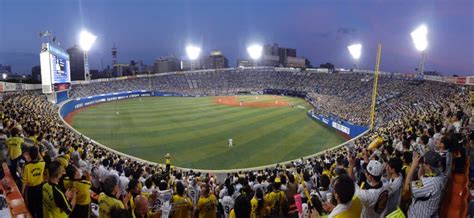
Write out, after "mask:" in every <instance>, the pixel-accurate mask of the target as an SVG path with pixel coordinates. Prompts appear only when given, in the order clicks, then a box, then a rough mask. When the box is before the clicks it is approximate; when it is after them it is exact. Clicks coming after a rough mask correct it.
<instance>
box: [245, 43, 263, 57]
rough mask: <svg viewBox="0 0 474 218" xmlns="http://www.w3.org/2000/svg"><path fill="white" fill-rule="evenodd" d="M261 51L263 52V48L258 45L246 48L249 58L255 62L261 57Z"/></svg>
mask: <svg viewBox="0 0 474 218" xmlns="http://www.w3.org/2000/svg"><path fill="white" fill-rule="evenodd" d="M262 51H263V47H262V46H261V45H259V44H253V45H250V46H249V47H247V52H248V53H249V55H250V58H252V59H253V60H255V61H256V60H258V59H260V57H262Z"/></svg>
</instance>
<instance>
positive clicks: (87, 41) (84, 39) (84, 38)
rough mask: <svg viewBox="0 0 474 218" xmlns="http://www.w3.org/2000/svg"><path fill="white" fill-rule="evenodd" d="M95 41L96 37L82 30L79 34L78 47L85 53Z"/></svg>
mask: <svg viewBox="0 0 474 218" xmlns="http://www.w3.org/2000/svg"><path fill="white" fill-rule="evenodd" d="M96 39H97V36H95V35H93V34H92V33H89V32H87V30H83V31H81V33H80V34H79V46H81V48H82V50H84V51H86V52H87V51H89V50H90V49H91V47H92V44H94V42H95V40H96Z"/></svg>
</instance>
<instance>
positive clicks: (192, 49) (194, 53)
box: [186, 45, 201, 71]
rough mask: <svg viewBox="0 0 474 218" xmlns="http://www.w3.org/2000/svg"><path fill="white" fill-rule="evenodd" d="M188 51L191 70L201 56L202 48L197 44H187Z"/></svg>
mask: <svg viewBox="0 0 474 218" xmlns="http://www.w3.org/2000/svg"><path fill="white" fill-rule="evenodd" d="M186 53H187V55H188V58H189V60H191V71H194V61H195V60H196V59H198V58H199V54H201V48H200V47H198V46H195V45H188V46H186Z"/></svg>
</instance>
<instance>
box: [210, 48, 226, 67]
mask: <svg viewBox="0 0 474 218" xmlns="http://www.w3.org/2000/svg"><path fill="white" fill-rule="evenodd" d="M227 67H229V60H227V58H226V57H225V56H224V55H223V54H222V52H221V51H212V52H211V54H210V55H209V56H207V57H206V58H205V61H204V69H221V68H227Z"/></svg>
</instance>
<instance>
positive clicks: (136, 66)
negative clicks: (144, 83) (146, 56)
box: [130, 60, 148, 75]
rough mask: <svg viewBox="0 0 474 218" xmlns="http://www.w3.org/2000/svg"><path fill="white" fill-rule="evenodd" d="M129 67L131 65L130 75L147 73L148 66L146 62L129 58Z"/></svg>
mask: <svg viewBox="0 0 474 218" xmlns="http://www.w3.org/2000/svg"><path fill="white" fill-rule="evenodd" d="M130 67H131V71H132V75H137V74H143V73H148V66H147V65H146V64H143V61H142V60H138V61H135V60H131V61H130Z"/></svg>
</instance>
